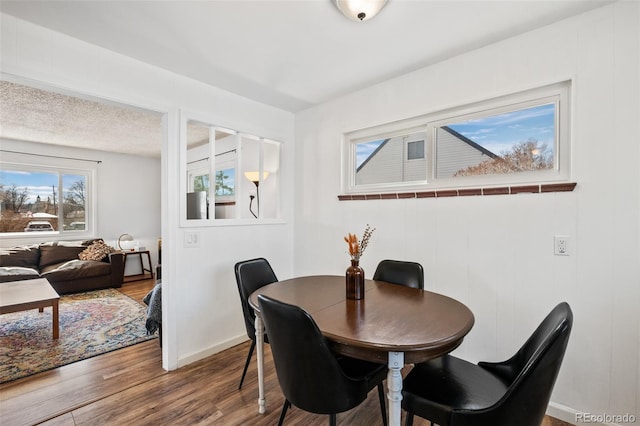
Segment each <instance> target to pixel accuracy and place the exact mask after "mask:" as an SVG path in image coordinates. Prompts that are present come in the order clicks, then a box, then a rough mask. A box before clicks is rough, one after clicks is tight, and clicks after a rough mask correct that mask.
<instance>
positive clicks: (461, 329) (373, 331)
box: [249, 275, 474, 426]
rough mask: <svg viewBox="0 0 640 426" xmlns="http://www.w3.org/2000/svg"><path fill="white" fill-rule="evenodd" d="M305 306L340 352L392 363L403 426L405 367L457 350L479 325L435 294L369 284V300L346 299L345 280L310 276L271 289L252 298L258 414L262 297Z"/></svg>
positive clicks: (394, 418)
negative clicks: (254, 322) (254, 315)
mask: <svg viewBox="0 0 640 426" xmlns="http://www.w3.org/2000/svg"><path fill="white" fill-rule="evenodd" d="M259 294H264V295H266V296H269V297H272V298H274V299H277V300H280V301H282V302H286V303H289V304H292V305H296V306H299V307H301V308H303V309H304V310H305V311H307V312H308V313H309V315H311V317H312V318H313V319H314V320H315V322H316V323H317V324H318V328H319V329H320V331H321V332H322V334H323V335H324V336H325V337H326V338H327V339H328V340H329V342H330V344H331V347H332V349H333V351H334V352H336V353H338V354H342V355H347V356H350V357H353V358H358V359H362V360H367V361H374V362H379V363H387V364H388V366H389V374H388V376H387V389H388V393H387V398H388V400H389V412H388V415H389V425H392V426H399V425H400V418H401V400H402V374H401V369H402V368H403V367H404V365H405V364H411V363H419V362H424V361H427V360H430V359H433V358H436V357H438V356H441V355H444V354H446V353H449V352H451V351H452V350H454V349H455V348H457V347H458V346H459V345H460V344H461V343H462V340H463V339H464V336H465V335H466V334H467V333H468V332H469V330H471V327H473V324H474V317H473V313H472V312H471V311H470V310H469V308H467V307H466V306H465V305H464V304H462V303H461V302H459V301H457V300H455V299H452V298H450V297H447V296H444V295H442V294H438V293H433V292H430V291H425V290H419V289H414V288H410V287H404V286H401V285H396V284H390V283H386V282H383V281H373V280H366V282H365V297H364V298H363V299H361V300H351V299H347V298H346V290H345V277H344V276H331V275H320V276H306V277H299V278H292V279H289V280H284V281H279V282H275V283H273V284H269V285H266V286H264V287H262V288H260V289H258V290H256V291H255V292H254V293H252V294H251V296H250V298H249V304H250V305H251V307H252V308H253V309H254V310H255V311H256V342H257V353H258V356H257V358H258V389H259V397H258V410H259V412H260V413H264V412H265V411H266V408H265V407H266V401H265V398H264V370H263V365H264V346H263V344H262V343H261V342H263V341H264V339H263V335H264V326H263V324H262V319H261V318H260V307H259V306H258V295H259Z"/></svg>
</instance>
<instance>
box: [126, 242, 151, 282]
mask: <svg viewBox="0 0 640 426" xmlns="http://www.w3.org/2000/svg"><path fill="white" fill-rule="evenodd" d="M122 254H124V268H125V270H126V267H127V259H128V258H129V256H138V259H139V260H140V273H139V274H134V275H124V276H123V279H122V282H123V283H128V282H131V281H140V280H147V279H153V269H152V265H151V253H149V250H138V251H123V252H122ZM143 255H144V256H146V258H147V264H148V265H149V267H148V268H146V267H145V266H144V257H143ZM123 274H124V272H123Z"/></svg>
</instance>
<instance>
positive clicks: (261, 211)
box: [182, 116, 280, 225]
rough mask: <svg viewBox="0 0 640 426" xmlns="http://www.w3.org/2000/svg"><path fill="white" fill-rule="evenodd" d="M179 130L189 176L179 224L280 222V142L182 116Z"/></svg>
mask: <svg viewBox="0 0 640 426" xmlns="http://www.w3.org/2000/svg"><path fill="white" fill-rule="evenodd" d="M182 126H184V128H185V129H186V132H185V135H184V141H183V142H182V143H183V146H184V147H185V151H184V152H185V157H186V173H185V175H186V178H187V180H186V189H187V192H186V197H185V201H186V203H185V206H184V210H183V212H184V214H185V215H184V217H185V218H186V221H184V222H182V223H183V225H188V224H191V225H203V224H224V223H227V224H235V223H237V220H243V219H246V220H247V221H252V220H255V219H260V220H262V219H277V218H279V214H280V208H279V174H280V173H279V168H280V143H279V142H276V141H272V140H269V139H266V138H263V137H259V136H255V135H251V134H246V133H242V132H239V131H236V130H231V129H227V128H223V127H219V126H215V125H212V124H207V123H206V122H204V121H195V120H192V119H187V118H186V117H184V116H183V121H182ZM183 164H185V163H183ZM260 172H262V173H260ZM211 176H213V179H211V178H210V177H211ZM234 220H236V222H234Z"/></svg>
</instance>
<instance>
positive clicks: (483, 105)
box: [342, 80, 572, 194]
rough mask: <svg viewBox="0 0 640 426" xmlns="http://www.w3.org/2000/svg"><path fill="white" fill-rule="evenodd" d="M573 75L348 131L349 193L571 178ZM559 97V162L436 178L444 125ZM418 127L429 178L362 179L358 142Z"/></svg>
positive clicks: (345, 186)
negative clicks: (423, 136)
mask: <svg viewBox="0 0 640 426" xmlns="http://www.w3.org/2000/svg"><path fill="white" fill-rule="evenodd" d="M571 88H572V82H571V80H567V81H563V82H559V83H555V84H550V85H547V86H543V87H539V88H535V89H530V90H525V91H522V92H518V93H514V94H509V95H504V96H500V97H497V98H493V99H488V100H484V101H479V102H474V103H471V104H467V105H463V106H460V107H454V108H448V109H446V110H442V111H438V112H434V113H429V114H425V115H422V116H418V117H412V118H409V119H405V120H399V121H395V122H391V123H387V124H384V125H379V126H374V127H370V128H366V129H361V130H357V131H353V132H349V133H346V134H345V135H344V137H343V167H342V192H343V193H344V194H373V193H386V192H396V191H431V190H437V189H451V188H460V189H465V188H474V187H479V186H481V187H493V186H504V185H521V184H529V183H561V182H569V180H570V179H571V146H572V142H571V117H572V110H571V108H572V106H571V90H572V89H571ZM552 102H553V103H555V105H556V111H557V114H556V123H555V131H556V137H555V143H556V146H555V147H554V168H553V169H552V170H539V171H531V172H521V173H510V174H500V175H482V176H464V177H457V178H449V179H442V178H440V179H436V178H435V177H434V174H435V169H436V167H435V166H436V165H435V161H436V145H435V132H436V130H437V128H438V127H441V126H444V125H446V124H450V123H454V122H459V121H464V120H467V119H470V118H473V117H474V116H476V117H477V116H488V115H494V114H499V113H500V112H505V111H509V110H513V109H524V108H527V107H532V106H535V105H540V104H548V103H552ZM416 131H425V132H426V140H425V156H426V161H428V164H427V166H428V167H427V178H426V179H425V180H423V181H411V182H392V183H377V184H364V185H363V184H361V185H356V144H358V143H360V142H366V141H371V140H375V139H383V138H390V137H395V136H400V135H404V134H410V133H413V132H416Z"/></svg>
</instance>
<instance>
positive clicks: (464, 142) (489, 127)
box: [343, 82, 570, 194]
mask: <svg viewBox="0 0 640 426" xmlns="http://www.w3.org/2000/svg"><path fill="white" fill-rule="evenodd" d="M569 93H570V83H569V82H564V83H559V84H555V85H551V86H546V87H543V88H538V89H533V90H529V91H526V92H521V93H517V94H513V95H508V96H503V97H500V98H496V99H491V100H487V101H483V102H478V103H475V104H472V105H464V106H461V107H458V108H452V109H449V110H447V111H441V112H437V113H433V114H429V115H425V116H421V117H415V118H412V119H407V120H403V121H398V122H395V123H391V124H387V125H384V126H379V127H375V128H371V129H364V130H360V131H357V132H352V133H350V134H347V135H346V138H345V149H346V152H345V156H344V158H345V159H346V164H345V165H344V168H345V174H344V176H346V179H345V181H344V182H343V189H344V192H345V193H351V194H353V193H378V192H396V191H399V190H400V191H403V190H407V189H409V190H418V191H420V190H431V189H438V188H468V187H478V186H483V187H484V186H492V185H496V186H497V185H512V184H523V183H535V182H538V183H546V182H566V181H568V180H569V178H570V171H569V165H570V160H569V155H570V135H569V123H570V117H569V114H570V107H569V104H570V99H569Z"/></svg>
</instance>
